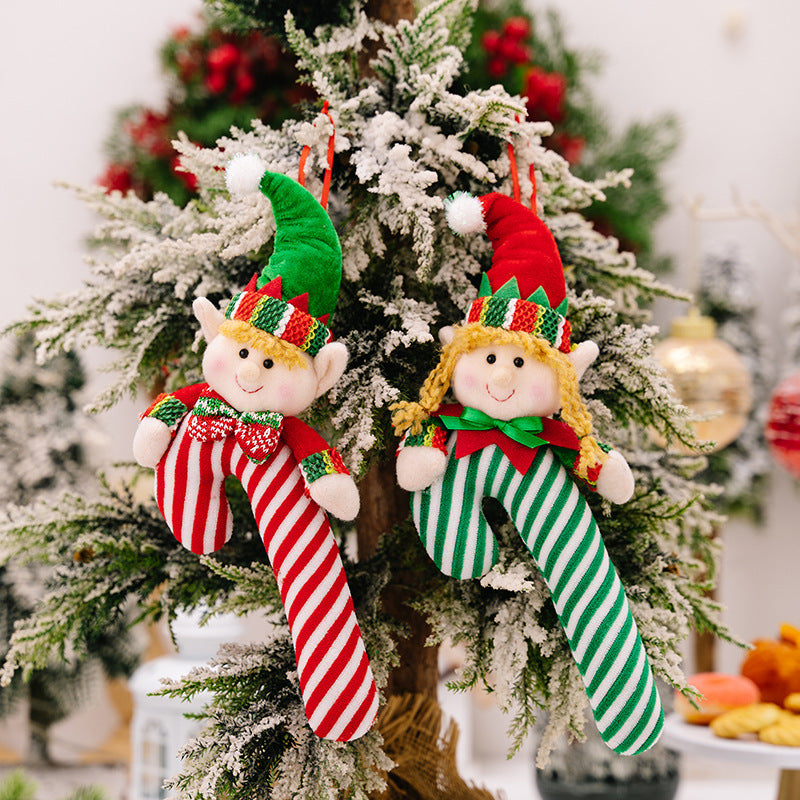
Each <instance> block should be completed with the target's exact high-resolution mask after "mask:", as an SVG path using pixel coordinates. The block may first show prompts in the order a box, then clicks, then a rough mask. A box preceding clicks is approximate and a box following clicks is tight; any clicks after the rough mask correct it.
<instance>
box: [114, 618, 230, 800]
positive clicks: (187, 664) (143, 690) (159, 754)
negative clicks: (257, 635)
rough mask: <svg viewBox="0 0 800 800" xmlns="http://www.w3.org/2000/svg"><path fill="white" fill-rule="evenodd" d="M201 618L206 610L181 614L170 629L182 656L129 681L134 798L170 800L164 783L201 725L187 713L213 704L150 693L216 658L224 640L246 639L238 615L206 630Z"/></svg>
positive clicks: (157, 662)
mask: <svg viewBox="0 0 800 800" xmlns="http://www.w3.org/2000/svg"><path fill="white" fill-rule="evenodd" d="M201 616H202V611H197V612H194V613H192V614H179V615H178V616H177V617H176V619H175V622H174V623H173V626H172V630H173V633H174V634H175V641H176V644H177V646H178V653H177V654H176V655H171V656H164V657H162V658H156V659H154V660H153V661H148V662H146V663H145V664H143V665H142V666H141V667H139V669H137V670H136V671H135V672H134V673H133V675H132V676H131V679H130V681H129V687H130V690H131V693H132V694H133V701H134V712H133V721H132V732H131V740H132V741H131V744H132V758H131V786H130V800H164V798H166V797H167V796H168V790H167V789H165V788H164V781H165V780H167V778H171V777H172V776H173V775H175V774H176V773H177V772H178V770H179V769H180V759H179V758H178V750H179V749H180V748H181V747H182V746H183V745H184V744H186V742H188V741H189V740H190V739H191V738H193V737H194V736H195V735H196V734H197V733H198V730H199V727H200V725H201V722H200V721H198V720H197V719H190V718H188V717H187V716H186V715H187V714H193V713H199V712H202V710H203V707H204V705H205V704H206V702H207V701H208V700H209V697H208V695H207V694H200V695H197V696H195V697H193V698H192V700H191V701H183V700H181V699H180V698H176V697H162V696H152V695H151V693H152V692H158V691H159V690H160V689H162V688H163V687H162V684H161V679H162V678H166V679H170V680H177V679H179V678H181V677H183V676H184V675H186V674H187V673H188V672H189V671H190V670H191V669H192V668H193V667H196V666H202V665H203V664H205V663H206V662H207V661H208V660H209V659H210V658H213V657H214V656H215V655H216V653H217V650H218V648H219V646H220V645H221V644H222V643H223V642H230V641H236V640H237V639H239V638H240V637H241V635H242V632H243V625H242V623H241V621H240V620H239V618H238V617H236V616H233V615H229V614H223V615H219V616H217V617H213V618H212V619H210V620H209V621H208V623H207V624H206V625H204V626H203V627H202V628H201V627H200V625H199V624H198V623H199V620H200V618H201Z"/></svg>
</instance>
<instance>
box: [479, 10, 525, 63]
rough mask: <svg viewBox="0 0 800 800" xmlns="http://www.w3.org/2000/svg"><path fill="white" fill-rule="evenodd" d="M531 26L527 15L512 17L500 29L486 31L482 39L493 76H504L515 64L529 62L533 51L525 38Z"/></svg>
mask: <svg viewBox="0 0 800 800" xmlns="http://www.w3.org/2000/svg"><path fill="white" fill-rule="evenodd" d="M530 32H531V26H530V23H529V22H528V20H527V19H525V17H510V18H509V19H507V20H506V21H505V22H504V23H503V28H502V30H500V31H486V33H484V34H483V37H482V39H481V45H482V46H483V49H484V50H485V51H486V52H487V54H488V55H489V63H488V64H487V67H486V68H487V70H488V71H489V74H490V75H491V76H492V77H493V78H502V77H504V76H505V75H506V73H507V72H508V71H509V69H511V67H512V66H514V65H518V66H519V65H522V64H529V63H530V61H531V58H532V52H531V49H530V47H529V46H528V45H526V44H525V39H527V38H528V35H529V34H530Z"/></svg>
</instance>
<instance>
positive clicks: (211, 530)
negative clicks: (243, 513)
mask: <svg viewBox="0 0 800 800" xmlns="http://www.w3.org/2000/svg"><path fill="white" fill-rule="evenodd" d="M191 416H192V415H191V414H190V415H189V416H188V417H186V418H185V419H184V421H183V422H182V423H181V425H180V427H179V428H178V432H177V434H176V436H175V438H174V439H173V441H172V444H171V446H170V449H169V450H168V451H167V453H166V455H165V456H164V458H162V459H161V462H160V463H159V465H158V467H157V468H156V499H157V501H158V506H159V508H160V509H161V513H162V514H163V515H164V518H165V519H166V521H167V524H168V525H169V527H170V529H171V530H172V532H173V533H174V534H175V536H176V538H177V539H178V540H179V541H180V542H181V544H183V546H184V547H187V548H188V549H189V550H191V551H192V552H194V553H210V552H213V551H214V550H218V549H219V548H220V547H222V545H223V544H224V543H225V542H226V541H227V540H228V539H229V538H230V535H231V532H232V529H233V519H232V514H231V509H230V507H229V506H228V502H227V500H226V498H225V490H224V481H225V478H226V477H227V476H228V475H234V476H236V477H237V478H238V479H239V480H240V481H241V483H242V485H243V487H244V489H245V491H246V492H247V496H248V497H249V498H250V502H251V504H252V508H253V513H254V514H255V519H256V523H257V525H258V530H259V533H260V534H261V537H262V539H263V541H264V546H265V548H266V551H267V555H268V556H269V560H270V563H271V564H272V568H273V570H274V572H275V577H276V579H277V581H278V589H279V591H280V595H281V600H282V601H283V606H284V609H285V611H286V616H287V619H288V621H289V630H290V632H291V636H292V641H293V642H294V648H295V655H296V657H297V669H298V674H299V679H300V688H301V691H302V695H303V703H304V706H305V710H306V714H307V716H308V720H309V723H310V725H311V728H312V729H313V730H314V733H316V734H317V736H321V737H323V738H326V739H333V740H336V741H349V740H351V739H356V738H358V737H359V736H362V735H363V734H365V733H366V732H367V731H368V730H369V729H370V728H371V727H372V724H373V722H374V721H375V717H376V715H377V710H378V693H377V689H376V687H375V682H374V680H373V677H372V670H371V668H370V665H369V659H368V657H367V652H366V649H365V648H364V643H363V641H362V639H361V631H360V629H359V627H358V621H357V619H356V615H355V609H354V608H353V601H352V598H351V596H350V590H349V588H348V585H347V578H346V576H345V573H344V568H343V566H342V560H341V558H340V556H339V549H338V547H337V545H336V540H335V538H334V536H333V533H332V532H331V528H330V523H329V522H328V518H327V516H326V514H325V512H324V511H323V510H322V509H321V508H320V507H319V506H318V505H317V504H316V503H315V502H314V501H313V500H311V498H310V497H308V496H307V495H306V494H305V491H304V489H305V482H304V480H303V476H302V475H301V472H300V468H299V466H298V463H297V460H296V458H295V456H294V454H293V453H292V451H291V449H290V448H289V446H288V445H287V444H286V443H285V442H279V444H278V446H277V448H276V450H275V452H274V453H273V455H272V456H271V457H270V458H269V459H268V460H267V461H266V462H264V463H263V464H256V463H254V462H253V461H252V460H250V459H248V457H247V455H246V454H245V452H244V451H243V450H242V448H241V446H240V445H239V443H238V442H237V441H236V439H235V438H234V437H233V436H229V437H227V438H226V439H223V440H217V441H206V442H201V441H197V440H196V439H194V438H193V437H192V436H190V435H189V433H188V430H189V423H190V419H191Z"/></svg>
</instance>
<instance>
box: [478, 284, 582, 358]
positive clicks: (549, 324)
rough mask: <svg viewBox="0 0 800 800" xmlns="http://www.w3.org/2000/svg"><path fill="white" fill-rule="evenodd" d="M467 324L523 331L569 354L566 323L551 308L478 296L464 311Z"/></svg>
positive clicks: (565, 320) (512, 300)
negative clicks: (467, 309) (475, 323)
mask: <svg viewBox="0 0 800 800" xmlns="http://www.w3.org/2000/svg"><path fill="white" fill-rule="evenodd" d="M466 321H467V323H468V324H469V323H471V322H479V323H480V324H481V325H487V326H489V327H491V328H504V329H505V330H509V331H525V332H526V333H532V334H533V335H534V336H538V337H540V338H542V339H545V340H546V341H548V342H549V343H550V344H551V345H553V347H555V348H556V350H561V352H562V353H569V351H570V348H571V345H570V338H569V337H570V324H569V320H567V319H566V318H565V317H564V316H563V315H562V314H559V313H558V311H555V310H554V309H552V308H547V307H545V306H542V305H539V304H538V303H534V302H531V301H530V300H522V299H519V298H513V297H503V296H500V295H489V296H488V297H478V298H476V299H475V300H473V301H472V305H471V306H470V308H469V311H468V312H467V319H466Z"/></svg>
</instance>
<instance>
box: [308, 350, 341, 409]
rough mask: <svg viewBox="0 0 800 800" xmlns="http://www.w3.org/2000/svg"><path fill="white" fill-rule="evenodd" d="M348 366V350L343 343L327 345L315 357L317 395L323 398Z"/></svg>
mask: <svg viewBox="0 0 800 800" xmlns="http://www.w3.org/2000/svg"><path fill="white" fill-rule="evenodd" d="M346 366H347V348H346V347H345V346H344V345H343V344H342V343H341V342H331V343H330V344H326V345H325V347H323V348H322V350H320V351H319V353H317V354H316V356H314V371H315V372H316V373H317V381H318V383H317V393H316V394H315V395H314V396H315V397H321V396H322V395H323V394H325V392H327V391H328V389H330V388H332V387H333V385H334V384H335V383H336V381H338V380H339V378H341V377H342V375H343V374H344V370H345V367H346Z"/></svg>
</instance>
